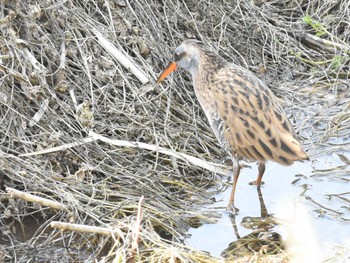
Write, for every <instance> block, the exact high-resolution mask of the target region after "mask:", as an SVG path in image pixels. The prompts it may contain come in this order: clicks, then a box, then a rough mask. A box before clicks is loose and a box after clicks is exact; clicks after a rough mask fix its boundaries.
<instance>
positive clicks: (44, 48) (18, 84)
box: [0, 0, 350, 262]
mask: <svg viewBox="0 0 350 263" xmlns="http://www.w3.org/2000/svg"><path fill="white" fill-rule="evenodd" d="M349 5H350V3H349V2H348V1H345V0H341V1H326V3H322V1H218V3H212V2H211V1H199V2H196V1H177V0H175V1H156V0H151V1H145V0H140V1H128V0H126V1H123V0H121V1H99V0H95V1H71V0H66V1H50V0H48V1H2V3H1V4H0V10H1V14H2V15H1V19H0V30H1V34H0V48H1V53H0V85H1V89H0V117H1V127H0V131H1V137H0V139H1V145H0V187H1V192H0V193H1V200H2V202H1V208H0V211H1V213H2V216H1V219H0V220H1V223H0V225H1V228H2V235H0V242H1V244H2V245H1V248H0V258H1V260H3V261H16V262H27V261H29V260H33V259H34V261H35V262H44V261H47V260H48V259H50V260H52V262H72V261H78V260H81V261H90V262H92V261H94V260H96V261H98V262H112V261H113V260H115V261H114V262H124V261H128V262H132V261H136V262H215V261H218V259H215V258H212V257H211V256H209V255H208V254H206V253H204V252H201V251H197V250H195V249H193V248H191V247H187V246H185V245H183V242H182V241H183V240H184V238H185V235H186V230H187V229H188V228H189V227H190V222H191V221H192V220H193V219H197V220H201V221H203V222H212V221H213V220H215V215H214V217H213V215H208V214H207V213H205V212H203V211H202V207H203V205H205V204H207V203H208V202H210V197H211V196H212V194H213V193H214V192H215V191H216V189H219V188H221V187H222V185H223V184H225V183H226V177H220V172H219V173H212V172H210V171H209V170H210V169H208V167H207V166H205V168H203V166H201V167H199V166H197V165H193V162H190V161H189V160H188V159H186V158H184V157H183V156H180V155H181V154H186V155H189V156H191V157H195V158H198V159H200V160H205V161H208V162H213V163H216V164H217V165H215V164H209V166H210V167H217V168H218V169H225V166H224V165H223V164H224V161H223V160H225V153H224V152H222V150H221V149H220V147H219V146H218V144H217V143H216V139H215V138H214V135H213V134H212V132H211V130H210V128H209V126H208V124H207V122H206V120H205V118H204V115H203V113H202V111H201V110H200V108H199V105H198V103H197V101H196V99H195V96H194V93H193V90H192V88H191V84H190V80H189V78H188V77H187V75H185V74H182V75H184V77H179V75H180V73H179V74H177V75H176V77H173V78H172V79H171V78H170V80H169V81H168V82H166V84H163V85H162V86H156V85H155V84H154V79H155V77H156V75H157V74H158V73H159V72H160V70H161V69H162V68H163V67H164V66H165V65H166V63H167V62H168V60H169V59H170V58H171V51H172V50H173V48H174V47H175V46H176V45H177V44H179V43H180V42H181V41H182V40H183V39H186V38H198V39H201V40H202V41H203V42H205V43H206V44H207V45H208V46H211V47H212V48H213V49H214V50H216V51H217V53H218V54H220V55H221V56H223V57H225V58H227V59H228V60H230V61H234V62H236V63H238V64H240V65H242V66H244V67H246V68H249V69H250V70H252V71H253V72H255V73H256V74H258V75H259V76H260V77H261V78H262V79H263V80H264V81H265V82H266V83H267V84H268V85H269V86H270V87H271V88H272V90H273V91H274V92H275V93H276V94H277V96H278V97H280V98H281V100H283V105H284V107H285V109H286V111H287V112H288V114H289V115H290V116H291V119H292V120H293V122H294V124H295V126H296V129H297V132H298V134H299V136H301V137H302V140H303V141H304V142H305V148H306V150H307V151H308V152H309V153H310V154H311V156H312V157H314V156H317V154H327V153H332V152H337V151H340V150H349V134H350V133H349V131H350V114H349V113H350V104H349V97H350V89H349V52H350V51H349V50H350V45H349V36H350V26H349V24H350V20H349V17H350V14H349V13H350V11H349V10H350V6H349ZM98 36H102V37H103V38H105V39H106V40H108V41H110V42H111V43H112V44H113V45H114V46H115V48H117V49H118V50H120V51H122V53H123V54H126V55H127V56H128V57H129V58H131V61H132V63H133V65H135V66H136V67H137V69H139V70H140V71H141V75H142V74H144V76H145V77H144V78H142V77H141V79H140V77H137V76H135V73H132V71H130V67H128V66H127V68H125V67H123V66H121V64H120V63H119V62H118V61H117V60H115V59H114V57H113V55H111V53H110V51H108V50H107V49H106V47H105V46H103V45H102V44H101V42H100V39H99V38H98ZM147 79H148V80H149V82H148V84H145V82H146V81H147ZM142 83H144V84H142ZM91 132H93V133H91ZM92 134H95V135H96V136H97V137H96V136H95V137H94V136H91V135H92ZM98 136H102V137H98ZM101 138H102V140H101ZM115 140H118V142H119V143H121V142H122V143H121V145H115V144H114V143H113V141H114V142H115ZM334 140H335V141H336V142H334ZM124 142H125V145H123V143H124ZM128 143H129V144H128ZM130 144H131V145H132V147H131V145H130ZM140 145H143V146H144V147H142V146H140ZM148 146H153V148H152V147H148ZM330 146H332V147H330ZM147 147H148V148H147ZM157 147H162V148H165V149H166V150H169V152H170V151H171V152H172V153H174V154H173V155H170V154H169V152H165V153H164V152H161V151H159V149H158V148H157ZM48 149H49V150H48ZM43 150H44V154H41V153H40V151H43ZM45 150H46V151H47V150H48V151H47V152H45ZM31 153H34V154H32V155H31ZM178 154H180V155H178ZM345 158H346V157H345ZM195 162H196V160H195ZM203 165H206V164H203ZM213 169H214V168H213ZM6 187H8V188H13V189H17V190H20V191H22V192H23V193H25V194H32V195H33V196H34V197H41V198H43V199H45V200H51V201H55V203H58V204H61V205H62V207H60V206H59V207H58V208H57V207H56V208H54V207H51V206H47V203H46V204H45V203H40V202H39V203H38V202H35V201H33V200H32V199H30V200H28V199H26V198H27V197H26V196H24V197H23V196H22V197H20V196H18V195H16V194H14V192H12V194H11V195H10V193H9V192H6ZM9 191H11V189H9ZM49 207H51V208H49ZM28 218H31V221H30V223H28V222H27V221H26V220H28ZM213 218H214V219H213ZM53 221H59V222H62V223H71V224H74V225H70V226H69V227H68V229H70V230H66V231H61V230H59V229H58V228H51V226H52V225H54V224H55V222H53ZM26 222H27V223H26ZM34 226H36V227H34ZM73 226H74V227H78V228H79V226H82V227H84V226H85V227H86V226H90V227H95V230H94V229H92V230H91V229H90V230H91V231H88V230H87V228H85V231H84V230H81V229H80V230H81V231H80V230H79V229H77V228H71V227H73ZM31 227H33V228H35V230H34V232H33V233H32V234H31V235H29V234H28V236H26V237H19V236H20V235H21V233H22V234H23V233H28V228H31ZM99 230H100V232H99ZM16 231H17V232H16ZM103 231H107V232H109V235H108V234H107V235H105V234H106V233H107V232H103ZM210 238H214V237H210ZM283 257H285V255H283ZM255 258H256V255H255ZM253 260H254V258H253ZM257 260H259V259H257ZM269 262H271V261H269Z"/></svg>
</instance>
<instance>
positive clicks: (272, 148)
mask: <svg viewBox="0 0 350 263" xmlns="http://www.w3.org/2000/svg"><path fill="white" fill-rule="evenodd" d="M176 67H181V68H184V69H186V70H188V71H189V72H191V75H192V78H193V86H194V89H195V93H196V96H197V98H198V100H199V102H200V104H201V106H202V108H203V110H204V112H205V114H206V116H207V118H208V121H209V123H210V126H211V127H212V129H213V131H214V134H215V135H216V137H217V139H218V141H219V142H220V144H221V146H222V147H223V148H224V149H225V150H226V151H227V152H228V153H229V154H230V156H231V157H232V159H233V161H234V167H233V168H234V181H233V188H232V193H231V198H230V203H229V208H230V209H234V194H235V189H236V183H237V179H238V176H239V172H240V168H239V163H238V160H237V159H238V158H244V159H246V160H249V161H258V162H259V174H258V178H257V180H256V182H255V183H256V184H257V185H258V186H259V185H260V182H261V178H262V176H263V174H264V171H265V162H266V161H268V160H272V161H275V162H278V163H280V164H284V165H290V164H292V163H293V162H294V161H296V160H305V159H308V157H307V155H306V153H305V152H304V151H303V150H302V149H301V145H300V143H299V141H298V140H297V139H296V138H295V136H294V131H293V128H292V125H291V124H290V122H289V121H288V119H287V117H286V114H285V113H284V111H283V109H282V107H281V106H280V105H279V103H278V100H277V98H276V97H275V96H274V94H273V93H272V92H271V90H270V89H269V88H268V87H267V86H266V85H265V84H264V83H263V82H262V81H261V80H260V79H259V78H257V77H256V76H255V75H253V74H252V73H251V72H249V71H248V70H246V69H244V68H242V67H240V66H237V65H235V64H232V63H228V62H227V61H225V60H224V59H222V58H220V57H219V56H217V55H216V54H215V53H213V52H211V51H209V50H208V49H206V48H205V47H204V46H203V44H201V43H200V42H199V41H196V40H186V41H184V42H183V43H182V44H181V45H180V46H179V47H177V48H176V50H175V51H174V62H172V63H170V64H169V66H168V67H167V68H166V69H165V70H164V71H163V73H162V74H161V75H160V77H159V79H158V82H160V81H162V80H163V79H164V78H165V77H166V76H167V75H168V74H169V73H170V72H171V71H173V70H174V69H176Z"/></svg>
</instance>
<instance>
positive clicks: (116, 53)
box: [93, 29, 149, 84]
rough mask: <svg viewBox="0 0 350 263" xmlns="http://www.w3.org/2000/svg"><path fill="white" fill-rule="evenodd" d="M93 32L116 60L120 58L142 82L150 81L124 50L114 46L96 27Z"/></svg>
mask: <svg viewBox="0 0 350 263" xmlns="http://www.w3.org/2000/svg"><path fill="white" fill-rule="evenodd" d="M93 32H94V34H95V35H96V37H97V38H98V43H99V44H100V45H101V46H102V47H103V48H104V49H105V50H106V51H107V52H108V53H109V54H111V55H112V56H113V57H114V58H115V59H116V60H118V62H119V63H120V64H122V65H123V66H124V67H125V68H126V69H129V70H130V71H131V73H132V74H134V75H135V76H136V77H137V78H138V79H139V80H140V81H141V82H142V84H146V83H147V82H149V79H148V78H147V77H146V75H145V73H143V72H142V71H141V70H140V69H139V68H137V67H136V66H135V65H134V64H133V63H132V62H131V59H130V58H128V56H127V55H126V54H123V52H121V51H120V50H118V49H117V48H116V47H115V46H113V44H112V43H111V42H110V41H109V40H108V39H106V38H105V37H104V36H103V35H102V34H101V33H100V32H98V31H97V30H96V29H94V30H93Z"/></svg>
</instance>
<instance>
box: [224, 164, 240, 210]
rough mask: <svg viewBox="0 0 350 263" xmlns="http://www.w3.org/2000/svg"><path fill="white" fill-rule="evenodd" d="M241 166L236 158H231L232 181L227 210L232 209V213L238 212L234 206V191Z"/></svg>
mask: <svg viewBox="0 0 350 263" xmlns="http://www.w3.org/2000/svg"><path fill="white" fill-rule="evenodd" d="M240 170H241V167H240V166H239V162H238V159H237V158H233V183H232V190H231V194H230V200H229V203H228V205H227V210H229V211H232V212H233V213H234V214H235V213H236V212H238V209H237V208H235V192H236V187H237V181H238V177H239V173H240Z"/></svg>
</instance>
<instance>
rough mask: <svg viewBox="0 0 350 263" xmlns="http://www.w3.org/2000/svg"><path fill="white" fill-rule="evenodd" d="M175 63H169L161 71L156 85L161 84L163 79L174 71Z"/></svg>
mask: <svg viewBox="0 0 350 263" xmlns="http://www.w3.org/2000/svg"><path fill="white" fill-rule="evenodd" d="M176 67H177V66H176V62H170V63H169V65H168V66H167V67H166V68H165V69H164V70H163V72H162V73H161V74H160V75H159V77H158V79H157V84H159V83H161V82H162V81H163V80H165V78H166V77H167V76H168V75H169V74H170V73H171V72H173V71H174V70H175V69H176Z"/></svg>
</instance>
